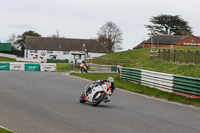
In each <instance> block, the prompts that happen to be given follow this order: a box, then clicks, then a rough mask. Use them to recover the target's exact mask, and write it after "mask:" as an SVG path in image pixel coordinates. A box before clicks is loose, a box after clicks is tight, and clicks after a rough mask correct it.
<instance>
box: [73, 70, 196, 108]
mask: <svg viewBox="0 0 200 133" xmlns="http://www.w3.org/2000/svg"><path fill="white" fill-rule="evenodd" d="M71 75H74V76H78V77H82V78H86V79H90V80H93V81H95V80H99V79H100V80H103V79H107V78H108V77H110V76H111V77H113V78H114V79H115V86H116V87H117V88H121V89H124V90H128V91H132V92H136V93H140V94H145V95H148V96H153V97H158V98H163V99H166V100H168V101H174V102H179V103H183V104H187V105H194V106H198V107H200V99H192V98H186V97H183V96H179V95H176V94H173V93H168V92H163V91H160V90H158V89H155V88H150V87H148V86H143V85H140V84H134V83H132V82H129V81H124V80H121V79H120V77H119V74H99V73H83V74H77V73H72V74H71Z"/></svg>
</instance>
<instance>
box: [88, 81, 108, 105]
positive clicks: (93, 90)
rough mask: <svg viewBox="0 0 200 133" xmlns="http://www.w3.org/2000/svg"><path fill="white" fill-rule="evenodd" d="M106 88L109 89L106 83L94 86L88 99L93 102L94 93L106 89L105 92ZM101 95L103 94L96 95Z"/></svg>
mask: <svg viewBox="0 0 200 133" xmlns="http://www.w3.org/2000/svg"><path fill="white" fill-rule="evenodd" d="M106 90H107V87H106V85H104V84H103V85H102V86H100V85H98V86H96V87H94V88H92V93H90V94H89V95H88V101H89V102H92V99H93V96H94V94H95V93H96V92H101V91H105V92H106ZM100 95H101V94H99V95H97V96H96V97H99V96H100Z"/></svg>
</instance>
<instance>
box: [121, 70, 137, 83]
mask: <svg viewBox="0 0 200 133" xmlns="http://www.w3.org/2000/svg"><path fill="white" fill-rule="evenodd" d="M120 78H121V79H125V80H129V81H132V82H137V83H140V82H141V70H140V69H135V68H128V67H122V68H121V74H120Z"/></svg>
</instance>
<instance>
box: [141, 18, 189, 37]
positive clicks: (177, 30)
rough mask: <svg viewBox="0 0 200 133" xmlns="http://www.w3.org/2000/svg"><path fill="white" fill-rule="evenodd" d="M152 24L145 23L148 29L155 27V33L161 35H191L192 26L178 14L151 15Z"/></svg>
mask: <svg viewBox="0 0 200 133" xmlns="http://www.w3.org/2000/svg"><path fill="white" fill-rule="evenodd" d="M150 22H151V23H152V25H145V27H146V28H148V29H149V30H150V31H152V27H155V34H161V35H191V34H192V27H190V26H189V25H188V22H187V21H185V20H183V19H182V18H181V17H180V16H179V15H175V16H172V15H159V16H156V17H151V18H150Z"/></svg>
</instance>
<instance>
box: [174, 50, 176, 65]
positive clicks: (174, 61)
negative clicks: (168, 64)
mask: <svg viewBox="0 0 200 133" xmlns="http://www.w3.org/2000/svg"><path fill="white" fill-rule="evenodd" d="M175 62H176V50H174V63H175Z"/></svg>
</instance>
